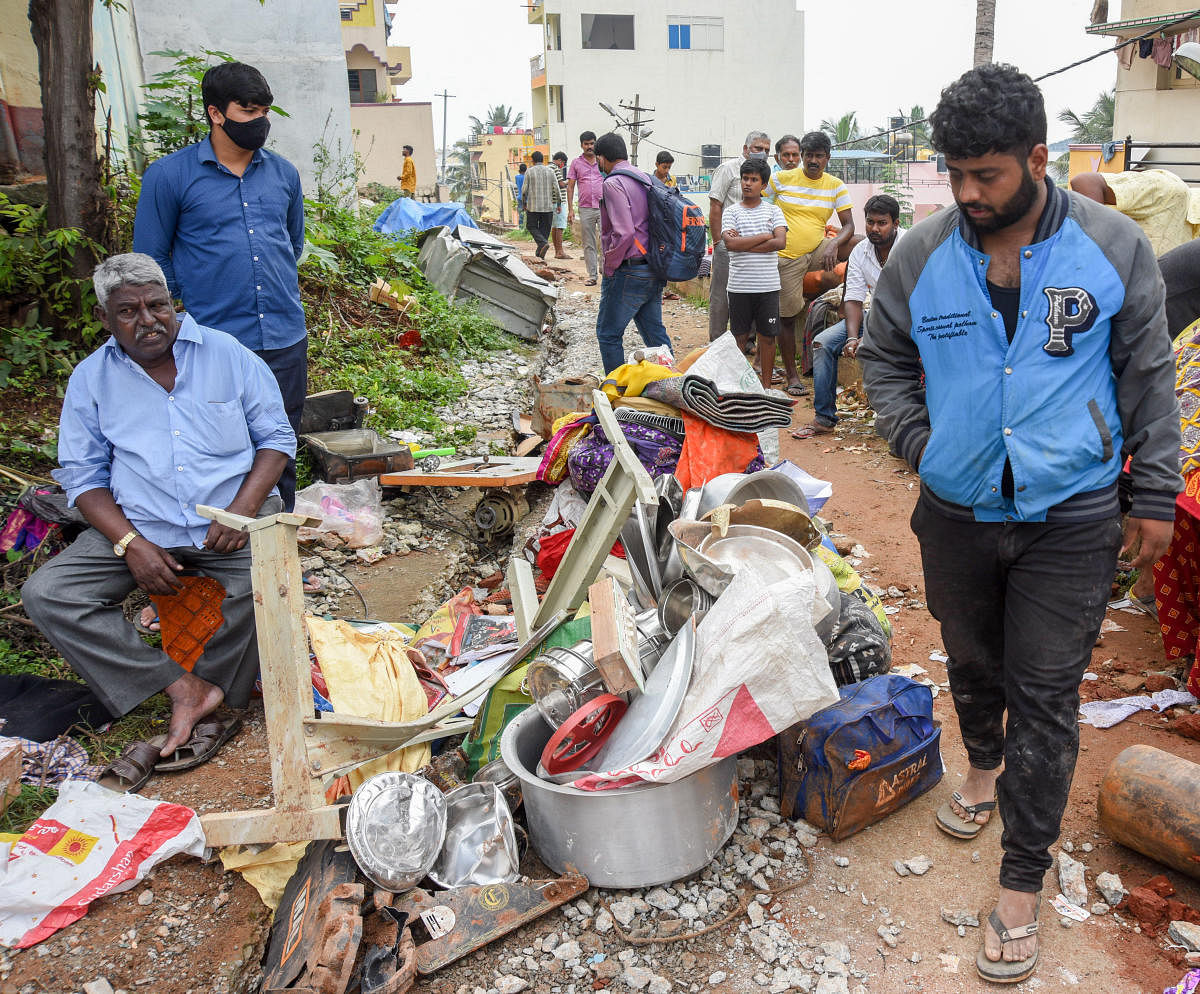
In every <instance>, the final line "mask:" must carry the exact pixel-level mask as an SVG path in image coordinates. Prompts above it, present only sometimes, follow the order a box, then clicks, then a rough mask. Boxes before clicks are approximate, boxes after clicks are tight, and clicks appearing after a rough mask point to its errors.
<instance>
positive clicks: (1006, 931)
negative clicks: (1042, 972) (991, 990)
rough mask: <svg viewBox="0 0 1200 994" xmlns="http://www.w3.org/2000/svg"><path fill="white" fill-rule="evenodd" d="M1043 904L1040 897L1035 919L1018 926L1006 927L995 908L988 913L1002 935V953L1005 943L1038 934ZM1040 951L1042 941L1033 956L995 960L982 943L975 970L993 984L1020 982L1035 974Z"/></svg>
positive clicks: (990, 923)
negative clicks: (988, 954) (1010, 960)
mask: <svg viewBox="0 0 1200 994" xmlns="http://www.w3.org/2000/svg"><path fill="white" fill-rule="evenodd" d="M1041 904H1042V899H1041V897H1039V898H1038V904H1037V907H1035V908H1034V909H1033V921H1031V922H1030V923H1029V924H1028V925H1018V926H1017V927H1016V928H1005V927H1004V922H1002V921H1001V920H1000V916H999V915H997V914H996V911H995V909H993V910H992V912H991V914H989V915H988V924H989V925H991V926H992V929H993V930H994V931H995V933H996V935H998V936H999V937H1000V949H1001V951H1002V953H1003V949H1004V946H1005V943H1008V942H1014V941H1015V940H1017V939H1026V938H1028V937H1029V936H1031V935H1037V931H1038V911H1039V910H1040V909H1041ZM1040 952H1041V943H1040V942H1039V943H1038V948H1037V949H1035V950H1034V951H1033V955H1032V956H1027V957H1025V959H1019V960H1014V961H1012V962H1007V961H1006V960H1002V959H1001V960H997V961H994V962H993V961H992V960H990V959H988V958H987V953H985V952H984V951H983V946H982V945H981V946H980V947H979V952H978V953H977V954H976V955H975V970H976V971H977V972H978V973H979V976H981V977H982V978H983V979H984V980H988V981H990V982H991V983H993V984H1016V983H1020V982H1021V981H1022V980H1024V979H1026V978H1027V977H1030V976H1032V975H1033V971H1034V970H1035V969H1036V968H1037V962H1038V954H1039V953H1040Z"/></svg>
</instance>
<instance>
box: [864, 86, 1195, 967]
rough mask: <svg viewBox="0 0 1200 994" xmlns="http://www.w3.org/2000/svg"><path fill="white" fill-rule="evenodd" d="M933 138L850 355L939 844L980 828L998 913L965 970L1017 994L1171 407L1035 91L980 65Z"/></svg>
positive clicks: (1134, 286)
mask: <svg viewBox="0 0 1200 994" xmlns="http://www.w3.org/2000/svg"><path fill="white" fill-rule="evenodd" d="M931 122H932V125H933V128H932V132H933V146H934V148H936V149H937V150H938V151H939V152H941V153H943V154H944V155H945V156H946V166H947V168H948V170H949V174H950V188H951V190H952V191H953V193H954V199H955V202H956V207H954V208H951V209H949V210H944V211H939V212H938V213H937V214H935V215H933V216H932V217H930V218H928V219H927V220H925V221H922V222H921V223H920V224H918V225H917V226H916V227H914V228H913V229H912V230H911V231H910V232H909V233H908V234H907V235H906V236H905V237H904V239H903V240H902V241H900V242H899V243H897V245H896V246H895V247H894V248H893V249H892V250H891V252H890V254H889V256H888V261H887V265H885V266H884V267H883V269H882V270H881V272H880V274H879V282H878V284H877V285H876V287H875V296H874V302H873V303H872V305H871V319H870V321H869V322H868V325H867V337H866V340H865V341H864V343H863V345H862V346H861V347H860V348H859V349H858V355H859V358H860V359H861V360H862V362H863V380H864V382H865V383H866V387H867V392H868V394H869V396H870V399H871V405H872V406H873V407H874V408H875V411H876V415H877V424H878V426H879V428H880V431H881V434H884V435H886V436H887V438H888V441H889V443H890V446H891V449H892V452H893V453H895V454H896V455H898V456H900V457H901V458H903V459H905V460H907V461H908V463H909V464H910V465H911V466H912V468H913V469H914V470H915V471H916V472H917V474H918V475H919V476H920V478H921V492H920V498H919V499H918V501H917V506H916V509H915V510H914V511H913V516H912V528H913V531H914V532H915V533H916V536H917V540H918V541H919V542H920V545H921V563H922V566H923V568H924V573H925V593H926V600H927V601H928V604H929V611H930V613H931V614H932V615H933V616H934V617H935V618H937V619H938V621H939V622H941V627H942V641H943V642H944V644H945V646H946V653H947V655H948V656H949V657H950V658H949V659H948V660H947V662H946V673H947V675H948V677H949V680H950V693H951V696H952V697H953V698H954V708H955V711H956V712H957V715H958V724H959V730H960V732H961V733H962V740H963V745H964V747H965V748H966V752H967V758H968V761H969V762H970V767H969V769H968V770H967V774H966V776H965V777H964V778H963V781H962V783H961V785H960V786H959V788H958V790H956V791H954V792H953V793H952V794H951V795H950V799H949V800H948V801H947V803H946V804H944V805H943V806H942V808H941V810H939V811H938V813H937V815H936V819H937V820H936V824H937V826H938V828H940V829H941V830H942V831H944V832H946V833H947V834H950V835H953V836H955V837H956V838H959V839H968V840H969V839H974V838H975V837H977V836H978V835H979V834H980V832H981V831H983V829H984V826H985V824H987V823H988V822H990V821H991V820H992V819H993V816H994V815H995V814H996V813H997V804H998V805H999V808H998V812H999V815H1000V818H1001V819H1002V820H1003V822H1004V831H1003V834H1002V835H1001V836H1000V846H1001V848H1002V849H1003V851H1004V854H1003V857H1002V858H1001V861H1000V896H999V898H998V899H997V901H996V907H995V910H994V911H993V912H992V913H991V914H989V915H988V917H987V919H986V920H985V922H984V927H983V930H982V931H983V947H982V948H981V949H980V950H979V953H978V954H977V956H976V959H975V968H976V970H977V971H978V973H979V975H980V976H981V977H983V978H984V979H985V980H989V981H994V982H996V983H1015V982H1017V981H1020V980H1023V979H1024V978H1025V977H1028V976H1029V975H1030V974H1032V973H1033V971H1034V969H1035V968H1036V966H1037V961H1038V954H1039V946H1038V892H1039V891H1040V890H1041V889H1042V877H1043V876H1044V874H1045V872H1046V870H1048V869H1049V868H1050V866H1051V864H1052V861H1051V858H1050V852H1049V850H1050V846H1051V845H1053V844H1054V842H1055V840H1056V839H1057V838H1058V835H1059V829H1060V827H1061V824H1062V816H1063V812H1064V811H1065V810H1066V807H1067V801H1068V797H1069V793H1070V788H1071V777H1072V775H1073V774H1074V771H1075V757H1076V753H1077V750H1078V748H1079V723H1078V720H1077V717H1076V714H1077V711H1078V709H1079V684H1080V681H1081V680H1082V679H1083V674H1084V671H1085V670H1086V669H1087V666H1088V664H1089V663H1090V662H1091V659H1092V648H1093V646H1094V645H1095V643H1096V635H1097V633H1098V632H1099V631H1100V623H1101V622H1102V621H1103V620H1104V611H1105V605H1106V603H1107V601H1108V597H1109V590H1110V588H1111V586H1112V578H1113V572H1114V568H1115V566H1116V562H1117V554H1118V551H1119V550H1121V549H1122V548H1124V549H1126V550H1129V549H1131V548H1132V547H1134V546H1135V545H1136V544H1137V543H1138V542H1139V541H1140V550H1141V551H1140V552H1139V553H1138V555H1137V557H1136V558H1135V559H1134V561H1133V565H1134V566H1135V567H1137V568H1138V569H1148V568H1149V567H1150V566H1151V565H1152V564H1153V563H1154V562H1155V561H1156V560H1157V559H1158V558H1159V557H1160V556H1161V555H1162V554H1163V552H1164V551H1165V550H1166V548H1167V545H1168V543H1169V541H1170V538H1171V531H1172V527H1173V522H1174V517H1175V495H1176V494H1177V493H1178V492H1179V490H1180V489H1181V484H1182V480H1181V479H1180V476H1179V404H1178V401H1177V400H1176V398H1175V364H1174V362H1173V360H1172V356H1171V340H1170V337H1169V335H1168V334H1167V322H1166V317H1165V315H1164V313H1163V281H1162V278H1161V277H1160V276H1159V273H1158V265H1157V263H1156V262H1155V259H1154V252H1153V251H1152V250H1151V248H1150V243H1149V242H1148V241H1147V240H1146V237H1145V235H1143V234H1142V233H1141V231H1140V230H1138V227H1137V225H1136V224H1134V223H1133V222H1132V221H1130V220H1129V218H1127V217H1124V216H1123V215H1121V214H1118V213H1117V212H1116V211H1112V210H1109V209H1108V208H1106V207H1104V206H1102V205H1099V204H1096V203H1093V202H1092V201H1091V200H1088V199H1086V198H1084V197H1081V196H1079V195H1078V194H1073V193H1068V192H1067V191H1066V190H1061V189H1059V188H1058V187H1057V186H1055V185H1054V182H1053V181H1052V180H1050V179H1049V178H1048V177H1047V175H1046V171H1047V161H1048V158H1049V151H1048V149H1047V147H1046V108H1045V104H1044V102H1043V100H1042V94H1041V92H1040V91H1039V90H1038V88H1037V84H1036V83H1034V82H1033V80H1031V79H1030V78H1029V77H1028V76H1026V75H1025V74H1023V73H1021V72H1018V71H1017V70H1016V69H1014V68H1013V67H1012V66H1003V65H984V66H978V67H976V68H975V69H972V70H971V71H970V72H968V73H966V74H964V75H963V76H962V77H961V78H960V79H958V80H957V81H956V82H954V83H952V84H951V85H950V86H948V87H947V88H946V89H945V90H943V91H942V96H941V100H940V102H939V103H938V106H937V109H936V110H935V111H934V112H933V114H932V115H931ZM1127 455H1131V456H1132V457H1133V463H1132V473H1133V503H1132V508H1131V510H1130V512H1129V518H1128V521H1127V523H1126V526H1125V532H1124V537H1122V530H1121V517H1120V504H1119V498H1118V488H1117V477H1118V476H1119V474H1120V472H1121V467H1122V465H1123V463H1124V462H1125V457H1126V456H1127ZM1001 767H1003V772H1001Z"/></svg>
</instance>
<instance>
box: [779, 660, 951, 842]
mask: <svg viewBox="0 0 1200 994" xmlns="http://www.w3.org/2000/svg"><path fill="white" fill-rule="evenodd" d="M840 694H841V700H840V701H838V703H837V704H831V705H830V706H829V707H827V708H822V709H821V710H820V711H818V712H817V713H816V714H814V715H813V716H812V717H811V718H809V719H808V720H807V721H802V722H799V723H797V724H795V725H793V726H791V727H790V728H788V729H787V730H786V731H784V732H782V733H780V735H779V803H780V809H781V811H782V813H783V816H784V817H785V818H798V817H802V818H804V819H806V820H807V821H809V822H811V823H812V824H813V825H815V826H816V827H818V828H821V829H824V830H825V831H826V832H828V833H829V834H830V836H832V837H833V839H834V840H835V841H836V840H841V839H845V838H848V837H849V836H851V835H853V834H854V833H855V832H858V831H861V830H862V829H864V828H866V827H867V826H868V825H870V824H872V823H874V822H876V821H879V819H881V818H883V817H885V816H886V815H889V814H891V813H892V812H893V811H895V810H897V809H898V808H901V807H903V806H904V805H905V804H907V803H908V802H909V801H911V800H912V799H913V798H914V797H919V796H920V795H921V794H923V793H925V791H927V790H929V788H930V787H932V786H933V785H934V784H936V783H937V782H938V781H939V780H941V778H942V772H943V767H942V752H941V735H942V730H941V727H940V724H939V723H938V722H935V721H934V720H933V694H932V693H931V692H930V690H929V688H928V687H925V686H922V685H921V684H919V683H917V682H915V681H913V680H910V679H908V677H903V676H900V675H899V674H896V673H883V674H880V675H878V676H873V677H868V678H867V679H866V680H861V681H859V682H858V683H852V684H849V685H847V686H845V687H842V688H841V689H840Z"/></svg>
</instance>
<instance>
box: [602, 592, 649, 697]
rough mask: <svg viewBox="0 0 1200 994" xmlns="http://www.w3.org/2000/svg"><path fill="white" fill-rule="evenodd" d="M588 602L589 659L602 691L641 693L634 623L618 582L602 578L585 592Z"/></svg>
mask: <svg viewBox="0 0 1200 994" xmlns="http://www.w3.org/2000/svg"><path fill="white" fill-rule="evenodd" d="M588 602H589V603H590V605H591V608H592V614H591V617H592V656H593V659H594V660H595V663H596V669H597V670H599V671H600V679H601V680H603V681H604V688H605V689H606V690H607V691H608V692H609V693H610V694H625V693H628V692H629V691H631V690H643V689H644V686H643V682H642V663H641V659H640V658H639V657H638V646H637V642H638V631H637V622H636V621H635V620H634V617H633V607H632V605H630V603H629V601H628V600H626V599H625V597H624V596H623V595H622V593H621V590H620V588H619V587H618V586H617V581H616V580H614V579H613V578H612V577H611V576H604V577H601V578H600V579H599V580H597V581H596V582H595V583H593V584H592V585H591V586H590V587H589V588H588Z"/></svg>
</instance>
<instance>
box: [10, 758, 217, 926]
mask: <svg viewBox="0 0 1200 994" xmlns="http://www.w3.org/2000/svg"><path fill="white" fill-rule="evenodd" d="M203 852H204V832H203V831H202V830H201V828H200V819H199V817H198V816H197V815H196V812H195V811H193V810H192V809H191V808H185V807H183V806H182V805H180V804H166V803H163V802H161V801H153V800H150V799H149V798H146V797H139V796H138V795H137V794H118V793H115V792H114V791H111V790H108V789H106V788H104V787H101V786H100V785H99V784H95V783H90V782H87V781H82V780H68V781H66V783H64V784H63V785H62V787H60V788H59V791H58V799H57V800H56V801H55V802H54V803H53V804H51V805H50V807H49V808H47V809H46V811H45V812H44V813H43V814H42V816H41V817H40V818H39V819H38V820H37V821H35V822H34V823H33V824H32V825H30V826H29V829H28V831H26V832H25V834H24V835H22V836H21V838H20V839H18V840H17V841H16V842H14V843H13V846H12V853H11V854H10V856H9V858H8V862H7V864H0V945H6V946H15V947H17V948H19V949H23V948H25V947H27V946H33V945H36V944H37V943H39V942H41V941H42V940H43V939H46V938H49V937H50V936H51V935H53V934H54V933H55V932H57V931H58V930H59V929H60V928H63V927H64V926H66V925H70V924H71V923H72V922H75V921H78V920H79V919H80V918H82V917H83V916H84V915H85V914H87V910H88V906H89V905H90V904H91V903H92V902H93V901H95V900H97V899H98V898H101V897H104V896H106V895H108V894H117V893H120V892H121V891H124V890H129V888H131V887H132V886H133V885H134V884H136V883H137V882H138V881H139V880H141V879H142V878H143V877H145V876H146V874H148V873H149V872H150V870H151V869H152V868H153V867H155V866H156V865H157V864H158V863H161V862H162V861H163V860H166V859H170V858H171V857H172V856H177V855H178V854H179V853H187V854H188V855H190V856H199V855H201V854H202V853H203Z"/></svg>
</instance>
